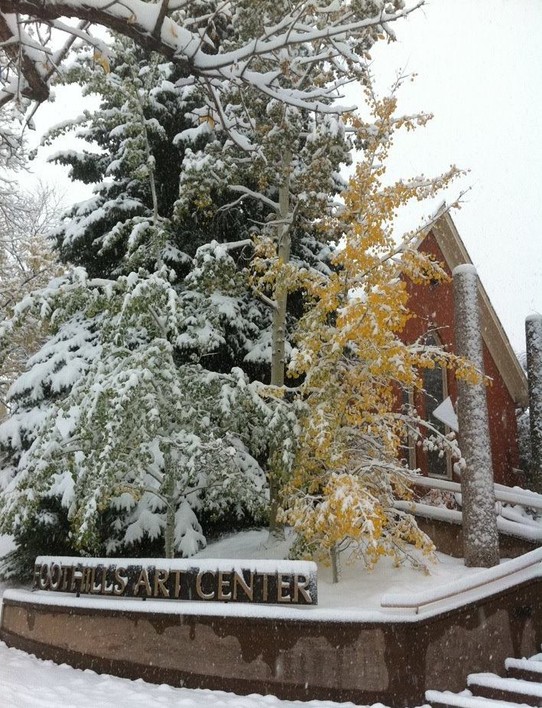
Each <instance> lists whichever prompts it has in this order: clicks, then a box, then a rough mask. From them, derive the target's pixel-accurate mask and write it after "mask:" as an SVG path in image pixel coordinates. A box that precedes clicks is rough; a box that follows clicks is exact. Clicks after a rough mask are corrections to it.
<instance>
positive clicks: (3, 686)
mask: <svg viewBox="0 0 542 708" xmlns="http://www.w3.org/2000/svg"><path fill="white" fill-rule="evenodd" d="M150 705H152V706H168V708H169V707H171V708H176V707H177V706H182V708H202V706H206V707H207V708H211V707H212V708H275V707H276V708H293V707H294V706H295V707H296V708H305V707H306V708H308V707H309V706H310V708H332V707H333V708H338V707H339V706H341V707H342V708H347V707H350V708H353V707H354V704H353V703H333V702H332V701H309V702H301V701H280V700H279V699H278V698H276V697H275V696H259V695H256V694H252V695H250V696H236V695H235V694H233V693H223V692H222V691H206V690H205V691H204V690H190V689H187V688H173V687H172V686H166V685H164V684H162V685H160V686H158V685H154V684H150V683H145V681H142V680H141V679H138V680H137V681H130V680H128V679H121V678H117V677H115V676H108V675H107V674H96V673H94V671H88V670H87V671H80V670H79V669H72V668H71V667H70V666H67V665H66V664H62V665H60V666H59V665H57V664H54V663H53V662H52V661H42V660H41V659H36V657H35V656H31V655H30V654H25V653H24V652H22V651H19V650H18V649H9V648H8V647H7V646H6V645H5V644H4V643H3V642H0V706H2V708H58V706H62V708H72V707H73V708H97V707H99V708H109V707H111V708H113V707H114V708H125V707H126V708H127V707H128V706H129V707H130V708H139V707H141V708H149V706H150ZM377 705H378V706H380V705H381V704H377Z"/></svg>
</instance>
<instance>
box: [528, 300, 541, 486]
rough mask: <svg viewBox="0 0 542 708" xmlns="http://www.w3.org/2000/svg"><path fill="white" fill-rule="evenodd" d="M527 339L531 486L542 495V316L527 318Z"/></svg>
mask: <svg viewBox="0 0 542 708" xmlns="http://www.w3.org/2000/svg"><path fill="white" fill-rule="evenodd" d="M525 338H526V341H527V375H528V377H529V422H530V432H531V467H530V470H529V486H530V488H531V489H533V491H535V492H539V493H542V315H538V314H537V315H531V316H530V317H527V318H526V320H525Z"/></svg>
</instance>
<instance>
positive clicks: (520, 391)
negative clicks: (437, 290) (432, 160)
mask: <svg viewBox="0 0 542 708" xmlns="http://www.w3.org/2000/svg"><path fill="white" fill-rule="evenodd" d="M440 211H441V213H440V215H438V216H437V217H436V219H435V221H434V222H433V225H432V226H431V227H430V228H429V229H428V230H427V232H425V233H424V234H422V236H421V237H420V239H419V240H418V243H417V244H416V248H419V247H420V246H421V244H422V243H423V241H424V239H425V238H426V237H427V236H428V235H429V233H432V234H433V236H434V238H435V240H436V241H437V244H438V246H439V248H440V250H441V251H442V255H443V256H444V260H445V261H446V265H447V266H448V268H449V269H450V271H453V269H454V268H455V267H456V266H458V265H462V264H463V263H471V264H472V261H471V259H470V256H469V254H468V251H467V249H466V248H465V244H464V243H463V241H462V240H461V237H460V235H459V233H458V231H457V228H456V226H455V224H454V222H453V219H452V217H451V216H450V213H449V211H448V210H446V209H445V207H442V208H441V209H440ZM478 292H479V295H480V317H481V321H482V337H483V339H484V342H485V344H486V346H487V348H488V350H489V353H490V354H491V356H492V357H493V361H494V362H495V365H496V366H497V369H498V370H499V373H500V374H501V376H502V378H503V381H504V383H505V385H506V387H507V389H508V391H509V393H510V395H511V396H512V399H513V400H514V402H515V403H516V404H517V405H518V406H522V407H527V406H528V405H529V392H528V385H527V377H526V376H525V372H524V371H523V369H522V368H521V365H520V363H519V361H518V359H517V357H516V355H515V354H514V350H513V349H512V347H511V345H510V341H509V340H508V337H507V335H506V332H505V331H504V329H503V326H502V324H501V323H500V320H499V318H498V317H497V313H496V312H495V310H494V309H493V305H492V304H491V302H490V300H489V297H488V295H487V293H486V291H485V288H484V286H483V285H482V282H481V281H480V279H479V278H478Z"/></svg>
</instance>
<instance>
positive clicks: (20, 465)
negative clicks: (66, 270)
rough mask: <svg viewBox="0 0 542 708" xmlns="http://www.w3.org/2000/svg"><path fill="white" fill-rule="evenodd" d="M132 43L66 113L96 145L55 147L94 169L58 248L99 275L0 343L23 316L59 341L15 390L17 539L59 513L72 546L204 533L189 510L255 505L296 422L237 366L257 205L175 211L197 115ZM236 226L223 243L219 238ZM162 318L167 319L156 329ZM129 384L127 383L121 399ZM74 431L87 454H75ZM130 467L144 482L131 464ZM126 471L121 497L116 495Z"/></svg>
mask: <svg viewBox="0 0 542 708" xmlns="http://www.w3.org/2000/svg"><path fill="white" fill-rule="evenodd" d="M126 44H127V43H126V42H122V41H119V43H118V44H117V57H116V59H115V60H114V61H112V63H111V67H112V70H111V71H110V72H109V73H105V74H104V72H103V71H102V68H101V66H100V67H95V70H94V73H90V81H89V90H93V91H98V90H99V91H101V93H102V95H103V97H104V103H103V105H102V109H101V110H100V111H98V112H96V113H95V114H90V113H89V114H86V115H85V116H84V117H83V118H81V119H80V120H78V121H76V122H75V125H76V126H77V130H78V131H79V133H80V134H81V135H82V136H84V137H87V138H90V139H91V140H93V141H94V142H95V144H96V145H97V146H98V148H101V149H100V152H97V151H96V152H94V153H90V152H83V153H76V152H74V151H70V152H69V153H59V154H58V155H57V156H56V158H55V159H57V160H58V161H60V162H63V163H65V164H70V165H71V167H72V175H73V177H74V178H80V179H83V181H87V182H95V181H97V187H96V189H95V192H96V195H95V197H94V198H92V199H91V200H89V201H88V202H85V203H83V204H82V205H76V206H75V207H73V209H71V210H70V212H69V213H68V215H67V216H66V217H65V219H64V222H63V225H62V226H61V228H60V229H58V230H57V232H56V239H57V245H58V248H59V252H60V254H61V255H62V257H63V258H64V259H70V258H71V259H73V260H75V261H76V262H78V263H80V264H82V265H85V266H87V268H88V271H89V274H90V276H97V275H100V276H110V277H109V278H104V277H100V278H96V277H94V278H92V277H90V279H89V277H88V276H87V275H86V273H85V271H77V274H75V275H73V276H72V281H73V282H72V281H67V282H65V283H60V284H57V285H56V286H55V287H53V288H51V290H48V291H45V292H44V293H42V294H41V295H39V296H38V295H36V296H35V298H34V300H32V303H33V304H32V306H29V305H24V307H22V309H20V311H18V312H17V316H16V317H15V318H14V320H13V322H12V323H9V324H8V326H7V328H6V333H7V334H6V340H5V341H7V340H8V339H9V338H10V337H11V333H12V332H13V331H14V328H15V327H16V326H17V325H18V324H19V323H20V322H22V320H23V317H22V311H23V310H24V313H25V315H31V314H33V315H34V316H35V315H36V314H39V315H40V316H41V317H42V319H43V320H44V321H47V322H50V327H51V335H52V336H51V338H50V339H49V340H48V341H47V342H46V343H45V345H44V346H43V347H42V349H41V350H40V351H39V352H38V353H37V354H36V355H35V356H34V357H33V358H32V359H31V360H30V361H29V364H28V372H27V373H26V374H25V375H23V376H22V377H21V378H20V379H19V380H18V381H17V382H16V383H15V385H14V386H13V387H12V390H11V394H10V395H11V405H12V408H13V413H12V416H11V418H10V420H9V421H8V422H7V423H6V424H5V426H4V427H3V428H2V430H1V431H0V436H1V443H2V445H3V448H4V450H5V452H6V454H7V458H8V463H7V465H6V471H5V474H4V483H5V485H7V487H6V489H5V491H4V494H3V498H2V501H3V508H4V510H5V512H6V513H5V515H4V528H5V529H10V530H11V532H15V533H16V534H17V535H18V537H19V538H21V539H24V543H26V544H28V543H30V540H31V537H32V532H33V529H36V530H38V531H39V533H40V534H41V535H42V538H43V533H42V531H43V524H44V523H45V524H48V525H49V526H50V527H54V526H59V527H62V528H65V520H64V517H65V516H66V514H67V516H68V517H69V520H70V523H71V527H72V531H71V532H70V533H71V541H70V544H71V546H72V547H73V548H75V549H77V548H80V549H87V550H89V549H93V550H96V549H97V548H102V549H104V548H105V550H107V551H113V550H114V549H115V548H119V547H120V546H122V544H127V543H128V544H129V543H131V544H132V547H133V545H134V544H135V543H136V542H137V543H139V542H140V541H142V542H143V545H144V542H145V539H146V540H147V541H148V540H149V539H151V540H152V539H153V538H156V537H157V536H159V535H164V533H165V531H164V530H165V529H166V528H167V529H168V533H167V534H165V535H166V540H167V544H166V546H167V552H168V553H172V552H173V549H175V551H176V552H179V553H190V552H194V550H195V549H196V547H197V546H198V543H199V544H201V543H203V542H204V537H203V535H202V532H201V528H200V526H199V521H197V520H196V516H195V515H194V514H196V513H197V514H198V515H199V516H200V518H202V519H204V520H205V522H206V524H207V526H212V525H213V523H216V522H217V520H218V519H219V518H220V517H227V518H228V519H229V520H230V522H232V521H235V519H240V518H242V517H246V518H249V519H250V518H253V517H258V516H261V513H262V510H263V509H264V507H265V504H264V499H265V489H264V488H263V487H264V486H265V485H264V482H265V475H264V473H263V471H262V469H263V466H264V465H265V461H266V459H267V457H268V456H269V455H270V454H272V451H273V449H274V446H275V440H276V439H281V440H282V439H283V438H288V437H291V436H289V435H288V434H287V432H286V431H287V430H288V429H290V428H291V427H292V425H293V424H294V423H295V419H294V417H293V416H292V415H290V413H289V411H288V409H287V407H285V406H284V405H283V404H282V403H281V402H277V401H270V402H269V403H266V402H265V401H264V399H263V398H261V397H259V396H256V393H255V392H256V391H257V386H252V385H250V384H249V381H248V378H247V375H246V374H245V373H243V372H242V371H241V370H239V369H238V368H235V367H236V366H237V367H239V366H241V367H244V368H245V369H246V371H247V372H248V373H250V374H252V375H255V374H259V373H260V372H261V365H260V360H261V356H260V355H259V354H258V352H259V351H260V350H261V349H262V348H264V346H263V345H262V335H263V341H264V342H265V331H266V329H268V328H269V323H270V317H269V314H268V312H267V307H266V306H265V305H264V304H262V303H261V302H260V301H259V300H258V299H255V298H254V296H253V294H252V288H251V286H250V282H249V273H248V270H247V269H246V267H245V263H246V256H245V249H246V248H251V247H252V242H251V241H250V240H248V239H238V238H237V236H239V235H243V234H244V233H245V234H246V233H248V229H249V226H248V222H247V212H249V214H250V213H251V214H252V215H253V216H254V215H255V214H257V213H258V205H256V208H255V209H253V210H252V212H250V211H249V210H248V209H247V208H245V207H239V208H237V209H233V210H230V211H229V212H228V213H227V214H221V213H218V214H213V215H211V216H208V215H207V214H205V213H202V212H201V211H197V210H195V211H194V213H193V214H192V215H190V217H189V218H184V219H180V218H179V217H178V216H177V215H176V214H175V213H174V205H175V196H176V195H177V193H178V181H179V173H180V172H181V171H182V169H183V148H184V145H185V142H182V141H181V142H177V143H176V141H175V135H176V134H177V132H178V131H179V130H181V131H182V130H184V129H186V126H187V125H191V122H190V121H191V118H190V117H189V118H186V117H185V116H186V113H187V101H188V97H186V96H184V95H183V92H182V90H181V91H180V93H177V92H176V91H175V90H174V89H173V84H172V83H171V82H170V81H169V80H168V79H169V78H171V76H170V74H169V72H170V71H171V68H170V67H167V66H164V65H161V64H158V63H156V62H155V63H154V64H153V63H152V62H151V63H149V62H148V61H143V60H139V59H138V58H137V57H136V54H135V52H130V51H128V48H127V46H126ZM88 60H89V58H88V56H85V55H83V57H82V60H81V65H80V66H76V67H75V68H74V69H73V72H72V74H71V76H72V78H75V79H76V78H78V77H80V76H81V72H83V71H84V70H85V67H86V70H87V71H88V69H89V67H88ZM117 66H118V67H119V69H118V72H117V69H116V67H117ZM111 67H109V68H111ZM150 74H152V76H150ZM164 76H166V77H168V79H166V78H164ZM192 105H193V104H192ZM143 119H144V120H143ZM70 127H71V125H68V126H67V125H64V126H62V127H61V128H59V129H57V130H55V131H53V133H52V135H58V134H60V133H62V132H63V131H64V130H66V129H68V128H70ZM198 139H201V138H199V137H196V140H198ZM176 144H177V145H180V146H181V147H179V148H176V147H175V145H176ZM172 183H173V184H174V185H175V189H173V188H172ZM218 198H219V196H217V199H218ZM232 235H233V236H234V237H235V240H234V242H233V243H231V242H228V243H224V244H221V243H219V242H218V241H217V240H216V239H215V238H213V237H216V238H218V239H220V240H221V241H224V240H225V239H226V238H228V237H230V238H231V236H232ZM202 244H204V245H202ZM157 283H158V284H159V286H158V285H157ZM130 288H134V289H135V291H137V295H133V296H132V295H131V294H130V293H131V290H130ZM106 293H107V296H106ZM153 298H155V299H154V301H153ZM128 300H129V301H130V305H129V306H128ZM28 302H29V303H30V300H29V301H28ZM37 303H39V305H38V304H37ZM168 308H174V310H175V312H174V314H173V315H172V314H171V313H169V314H168V312H169V310H168ZM121 311H122V314H119V313H120V312H121ZM168 317H173V320H174V324H173V325H171V324H170V325H168V326H167V327H166V330H167V331H165V333H164V332H163V331H162V330H161V329H160V328H161V327H162V325H163V322H166V321H169V320H168ZM119 318H120V319H119ZM162 321H163V322H162ZM163 326H164V327H165V326H166V325H163ZM199 362H201V364H204V366H205V368H203V367H202V365H201V364H200V363H199ZM126 372H128V373H126ZM149 372H152V373H151V374H149ZM123 377H124V378H123ZM130 377H132V378H130ZM125 379H126V380H128V379H130V380H131V381H135V382H136V383H137V385H135V386H132V385H131V384H130V385H129V384H126V391H125V392H124V393H122V394H120V393H118V392H117V389H116V386H117V385H119V386H120V385H121V382H123V381H124V382H125ZM146 385H148V386H150V387H151V388H152V391H149V390H148V389H147V388H145V386H146ZM103 391H106V393H103ZM181 393H182V395H181ZM117 396H120V399H119V398H118V397H117ZM141 396H142V397H143V398H141ZM108 401H109V403H107V402H108ZM111 401H115V405H113V404H111ZM106 403H107V404H106ZM75 410H77V411H78V413H77V415H75V414H74V411H75ZM176 411H177V413H176ZM66 416H68V418H69V419H70V420H72V417H73V420H72V422H73V430H68V427H69V426H68V427H66V425H64V426H62V425H61V426H60V427H61V428H62V431H61V432H59V431H58V425H57V424H54V423H53V422H54V421H57V422H58V421H60V420H64V419H65V417H66ZM247 416H248V418H247ZM206 420H207V421H208V422H207V423H205V422H202V421H206ZM277 426H278V428H279V430H278V432H277ZM85 431H88V435H86V434H85ZM90 431H93V432H90ZM236 431H239V433H236ZM271 431H275V432H277V436H276V437H274V436H273V435H271ZM51 436H52V437H51ZM55 436H56V437H55ZM62 436H65V437H62ZM74 436H75V437H76V438H77V442H76V443H73V444H72V438H73V437H74ZM115 436H116V437H115ZM134 436H135V437H134ZM153 436H154V437H153ZM183 436H184V438H183ZM61 440H63V442H62V443H61V442H60V441H61ZM136 440H141V444H136ZM156 440H159V443H156ZM82 441H84V442H86V443H88V445H90V447H88V448H87V453H88V454H87V453H81V451H80V450H79V453H80V454H76V452H77V450H78V448H77V446H78V445H80V444H82ZM127 441H129V444H128V445H126V442H127ZM74 445H75V447H74ZM287 447H288V446H287ZM165 448H167V451H166V450H165ZM151 449H152V450H153V451H154V452H153V453H152V454H156V455H161V456H162V457H161V458H160V459H162V461H163V465H164V468H163V469H162V468H161V467H160V464H159V463H158V462H154V461H153V460H154V458H153V457H152V454H151ZM185 450H188V451H189V452H186V451H185ZM66 451H68V452H66ZM183 451H185V452H183ZM284 454H285V456H288V454H290V455H291V454H292V451H291V450H290V452H288V450H286V452H285V453H284ZM81 455H83V457H82V456H81ZM126 456H128V457H126ZM123 460H128V463H125V462H124V461H123ZM166 468H167V469H166ZM134 470H139V473H138V475H139V476H137V475H136V476H135V477H131V476H130V475H131V474H132V472H133V471H134ZM153 470H154V472H153ZM157 470H160V472H158V471H157ZM168 470H175V475H176V476H175V475H173V472H170V471H168ZM213 470H214V472H213ZM123 473H126V475H125V476H124V477H123ZM153 474H154V477H155V478H157V476H159V474H162V475H163V476H164V479H163V480H162V481H158V482H157V481H156V479H154V478H152V479H151V477H152V475H153ZM147 475H151V477H148V476H147ZM172 475H173V476H172ZM183 475H184V477H183ZM213 475H214V477H215V478H214V479H213V478H212V477H213ZM83 478H84V479H85V480H86V481H85V483H84V484H83V483H78V482H77V480H80V479H83ZM98 478H100V479H102V482H101V483H100V484H102V485H103V486H100V487H99V489H96V488H95V487H94V486H93V485H98V482H97V480H98ZM70 479H71V482H70V481H69V480H70ZM153 479H154V481H153ZM54 480H56V481H54ZM89 480H94V481H89ZM164 480H166V481H164ZM121 483H123V484H125V485H126V489H127V490H131V491H126V492H125V493H123V494H121V493H120V492H118V489H119V488H120V487H119V485H121ZM70 484H71V485H72V491H71V494H72V496H70V493H68V492H66V490H67V489H68V487H70ZM85 485H87V486H85ZM98 486H99V485H98ZM89 490H90V491H89ZM115 490H116V491H115ZM179 490H180V491H179ZM228 490H230V491H229V492H228ZM106 491H107V494H108V495H109V496H107V498H106ZM130 494H131V496H130ZM89 495H90V496H89ZM90 497H92V499H94V500H95V502H91V501H90ZM130 499H131V501H129V500H130ZM83 500H84V503H83ZM30 501H32V503H30ZM181 508H182V513H181V511H180V510H181ZM81 510H83V511H81ZM80 512H81V513H80ZM83 512H84V513H83ZM171 513H173V514H174V515H177V517H178V518H177V522H176V525H174V524H173V522H172V519H171V518H170V516H168V514H169V515H170V514H171ZM81 514H83V515H81ZM168 519H169V521H168ZM173 528H175V529H176V530H175V532H173V531H171V529H173ZM189 528H191V529H192V536H190V532H189ZM179 529H181V530H179ZM182 529H184V530H182ZM187 534H188V535H187ZM59 540H61V539H59ZM34 541H36V538H35V537H34ZM38 543H39V541H38ZM62 543H64V542H63V541H62V542H61V545H62ZM30 545H32V546H33V547H35V543H34V542H32V543H30ZM64 545H65V543H64ZM147 547H148V543H147Z"/></svg>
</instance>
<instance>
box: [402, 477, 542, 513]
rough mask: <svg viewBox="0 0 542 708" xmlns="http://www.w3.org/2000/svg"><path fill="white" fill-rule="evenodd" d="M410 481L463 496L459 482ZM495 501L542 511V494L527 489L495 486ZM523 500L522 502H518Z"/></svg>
mask: <svg viewBox="0 0 542 708" xmlns="http://www.w3.org/2000/svg"><path fill="white" fill-rule="evenodd" d="M408 480H409V482H411V483H412V484H414V485H416V486H417V487H428V488H429V489H442V490H443V491H446V492H456V493H459V494H461V485H460V484H459V483H458V482H451V481H450V480H447V479H435V478H434V477H422V476H421V475H408ZM494 487H495V499H496V500H497V501H500V502H505V503H507V504H522V505H523V506H528V507H529V508H530V509H540V510H542V494H537V493H536V492H531V491H529V490H527V489H514V490H512V489H511V488H509V487H508V488H507V487H505V485H504V484H495V485H494ZM518 499H521V501H518Z"/></svg>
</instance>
